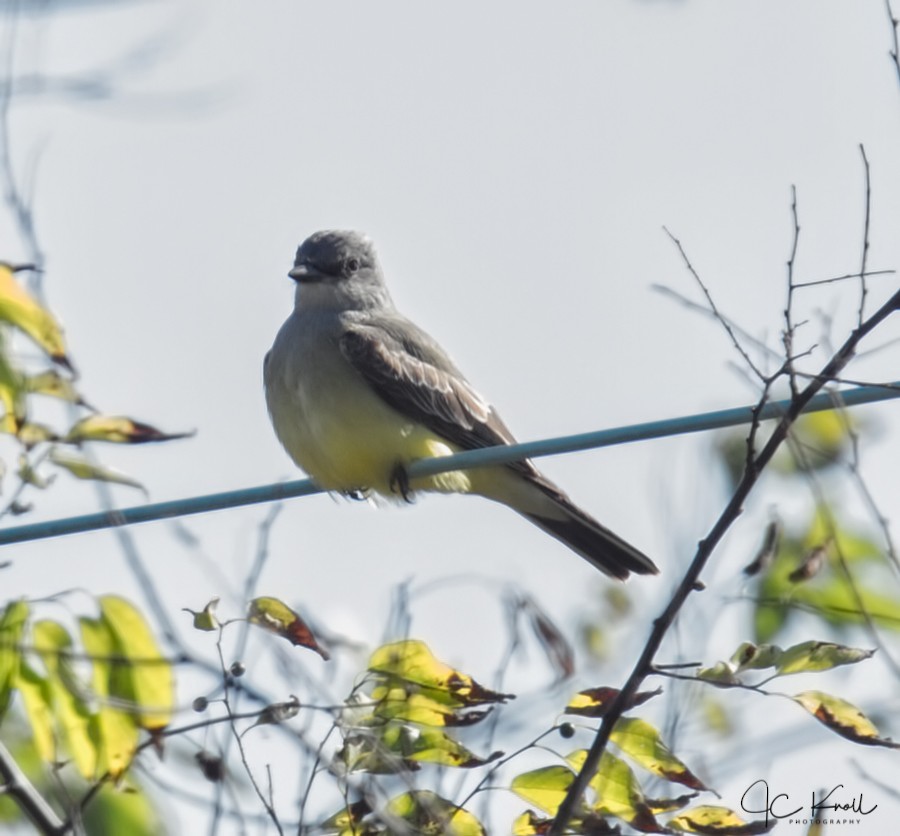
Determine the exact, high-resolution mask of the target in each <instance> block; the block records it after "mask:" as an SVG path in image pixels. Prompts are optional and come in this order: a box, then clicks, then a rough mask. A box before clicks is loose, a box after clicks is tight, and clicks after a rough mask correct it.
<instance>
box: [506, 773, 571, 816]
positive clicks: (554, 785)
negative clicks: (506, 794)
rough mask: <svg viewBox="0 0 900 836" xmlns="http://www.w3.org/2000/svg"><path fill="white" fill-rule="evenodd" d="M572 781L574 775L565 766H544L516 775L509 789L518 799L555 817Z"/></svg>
mask: <svg viewBox="0 0 900 836" xmlns="http://www.w3.org/2000/svg"><path fill="white" fill-rule="evenodd" d="M574 780H575V773H574V772H572V770H571V769H569V768H568V767H566V766H562V765H555V766H545V767H542V768H541V769H534V770H532V771H531V772H523V773H522V774H521V775H516V777H515V778H513V780H512V783H511V784H510V789H511V790H512V791H513V792H514V793H515V794H516V795H517V796H519V798H524V799H525V801H527V802H528V803H529V804H534V805H535V806H536V807H540V808H541V810H543V811H544V812H545V813H549V814H550V815H551V816H555V815H556V811H557V810H558V809H559V805H560V804H562V802H563V799H564V798H565V797H566V793H567V792H568V791H569V787H571V786H572V782H573V781H574Z"/></svg>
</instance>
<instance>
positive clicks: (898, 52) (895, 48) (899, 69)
mask: <svg viewBox="0 0 900 836" xmlns="http://www.w3.org/2000/svg"><path fill="white" fill-rule="evenodd" d="M884 7H885V9H886V10H887V14H888V20H890V22H891V28H892V30H893V31H892V35H893V45H892V47H891V51H890V52H889V53H888V54H889V55H890V56H891V61H893V62H894V71H895V72H896V73H897V81H898V82H900V43H898V39H897V27H898V26H900V20H897V18H896V17H895V16H894V10H893V9H892V8H891V0H884Z"/></svg>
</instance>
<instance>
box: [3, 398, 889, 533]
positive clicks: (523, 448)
mask: <svg viewBox="0 0 900 836" xmlns="http://www.w3.org/2000/svg"><path fill="white" fill-rule="evenodd" d="M898 397H900V381H897V382H895V383H885V384H881V385H877V386H858V387H855V388H853V389H846V390H844V391H839V392H823V393H821V394H819V395H816V397H814V398H813V399H812V400H811V401H810V402H809V404H808V406H807V408H806V409H805V410H804V412H822V411H824V410H828V409H834V408H836V407H842V406H859V405H861V404H867V403H876V402H878V401H885V400H890V399H892V398H898ZM789 405H790V401H788V400H784V401H772V402H770V403H767V404H766V405H765V406H764V407H763V408H762V410H761V411H760V415H759V418H760V419H765V418H778V417H780V416H781V415H782V414H783V413H784V411H785V410H786V409H787V408H788V406H789ZM753 410H754V406H740V407H735V408H733V409H723V410H719V411H717V412H703V413H699V414H696V415H685V416H682V417H680V418H667V419H665V420H662V421H649V422H647V423H643V424H632V425H630V426H626V427H614V428H611V429H607V430H597V431H594V432H589V433H581V434H579V435H567V436H560V437H557V438H545V439H541V440H539V441H528V442H525V443H523V444H511V445H508V446H501V447H487V448H484V449H481V450H467V451H466V452H463V453H456V454H455V455H453V456H442V457H440V458H433V459H421V460H420V461H417V462H414V463H413V464H411V465H410V467H409V476H410V478H413V479H414V478H418V477H421V476H433V475H434V474H436V473H444V472H446V471H448V470H463V469H469V468H474V467H485V466H487V465H493V464H507V463H509V462H513V461H519V460H521V459H526V458H528V459H533V458H538V457H540V456H552V455H558V454H560V453H574V452H577V451H581V450H591V449H595V448H598V447H611V446H613V445H616V444H627V443H629V442H632V441H644V440H647V439H651V438H666V437H668V436H673V435H685V434H687V433H696V432H704V431H706V430H713V429H721V428H722V427H733V426H736V425H740V424H749V423H750V422H751V421H752V420H753V414H754V413H753ZM321 492H322V490H321V488H319V487H317V486H316V485H315V484H314V483H313V482H312V481H311V480H310V479H300V480H297V481H293V482H279V483H275V484H272V485H260V486H258V487H255V488H241V489H239V490H236V491H225V492H223V493H214V494H206V495H204V496H193V497H187V498H185V499H176V500H172V501H170V502H155V503H150V504H147V505H136V506H132V507H130V508H122V509H120V510H118V511H104V512H99V513H93V514H83V515H81V516H77V517H65V518H62V519H57V520H46V521H44V522H39V523H31V524H30V525H20V526H13V527H10V528H4V529H0V546H2V545H8V544H11V543H23V542H26V541H29V540H43V539H46V538H49V537H60V536H63V535H65V534H76V533H79V532H84V531H96V530H98V529H103V528H114V527H116V526H121V525H134V524H135V523H142V522H151V521H153V520H162V519H169V518H172V517H184V516H189V515H191V514H203V513H206V512H207V511H220V510H223V509H225V508H238V507H240V506H242V505H255V504H258V503H260V502H276V501H279V500H284V499H292V498H293V497H298V496H310V495H311V494H315V493H321Z"/></svg>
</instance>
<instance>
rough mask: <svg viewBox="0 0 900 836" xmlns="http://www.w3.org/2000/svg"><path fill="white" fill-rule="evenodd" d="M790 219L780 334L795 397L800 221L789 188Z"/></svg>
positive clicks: (795, 190) (792, 189)
mask: <svg viewBox="0 0 900 836" xmlns="http://www.w3.org/2000/svg"><path fill="white" fill-rule="evenodd" d="M791 218H792V219H793V223H794V235H793V243H792V244H791V255H790V258H788V262H787V280H788V287H787V302H786V303H785V306H784V333H783V334H782V338H781V341H782V344H783V345H784V356H785V358H786V371H787V374H788V382H789V383H790V387H791V397H792V398H796V397H797V378H796V377H795V374H794V364H793V363H792V362H791V358H792V357H793V355H794V335H795V334H796V332H797V325H796V324H795V323H794V322H793V305H794V290H796V287H797V286H796V285H795V284H794V265H795V264H796V261H797V247H798V245H799V243H800V221H799V218H798V216H797V187H796V186H791Z"/></svg>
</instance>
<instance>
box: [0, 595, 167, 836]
mask: <svg viewBox="0 0 900 836" xmlns="http://www.w3.org/2000/svg"><path fill="white" fill-rule="evenodd" d="M95 603H96V612H95V613H92V614H90V615H84V616H81V617H80V618H78V619H77V626H78V628H79V629H78V631H75V630H72V629H70V627H68V626H66V625H64V624H62V623H60V622H58V621H54V620H51V619H47V618H42V617H39V612H40V610H41V609H42V608H41V607H35V606H33V605H30V604H28V603H26V602H25V601H22V600H18V601H12V602H10V603H8V604H7V606H6V608H5V609H4V611H3V614H2V616H0V729H2V731H3V738H4V740H5V741H11V739H12V740H14V739H15V737H16V736H17V735H18V734H20V733H21V726H22V724H23V722H24V723H26V724H27V725H28V727H29V729H30V740H29V741H28V745H27V746H24V745H21V744H19V745H11V748H12V749H13V751H14V756H15V757H16V761H17V763H18V765H19V767H20V768H21V769H23V770H24V771H25V772H26V774H28V775H30V776H33V777H34V780H35V783H36V784H37V786H38V787H39V788H42V789H43V788H44V787H45V785H46V784H47V780H46V778H47V774H48V773H47V772H46V771H45V770H47V769H49V770H50V771H51V772H52V773H55V774H56V781H57V782H58V781H62V782H63V783H64V784H65V785H66V786H67V787H68V790H67V792H68V794H69V796H70V797H76V796H84V795H85V794H86V793H88V791H89V788H90V787H91V786H92V785H93V784H95V783H96V782H99V783H100V784H103V785H108V784H111V783H112V784H115V785H116V786H117V787H119V788H120V789H128V791H129V794H128V798H120V797H118V795H117V793H116V792H113V791H112V790H111V788H106V787H105V788H103V789H102V790H101V791H100V792H99V793H97V794H96V796H95V797H94V799H93V800H92V803H91V804H90V805H89V806H88V812H87V814H86V815H87V817H88V818H87V819H86V820H89V821H92V822H94V825H95V826H94V829H91V830H90V832H91V833H101V834H102V833H122V832H128V833H151V832H160V831H159V829H158V827H157V826H156V825H151V823H152V822H153V821H154V817H153V815H152V814H151V813H152V810H151V806H150V805H149V803H148V801H147V799H146V798H144V797H143V795H142V794H141V793H139V792H137V791H136V790H134V788H132V787H127V786H126V785H125V784H124V783H122V779H123V777H124V775H125V773H126V772H127V771H128V769H129V767H130V766H131V764H132V761H133V760H134V757H135V755H136V753H137V752H138V751H139V747H140V736H141V732H142V731H143V732H149V733H150V735H151V736H150V738H148V739H150V740H153V741H154V742H155V743H156V744H157V745H159V740H160V738H155V737H154V734H157V733H159V732H160V731H162V730H163V729H164V728H165V727H166V726H167V725H168V723H169V721H170V719H171V716H172V711H173V709H174V678H173V672H172V667H171V664H170V663H169V661H168V660H167V659H165V658H164V656H163V654H162V652H161V651H160V649H159V647H158V645H157V642H156V640H155V638H154V637H153V634H152V632H151V630H150V628H149V626H148V625H147V622H146V621H145V619H144V617H143V616H142V615H141V613H140V612H139V611H138V610H137V609H136V608H135V607H134V606H133V605H132V604H130V603H129V602H128V601H126V600H124V599H123V598H119V597H117V596H114V595H104V596H100V597H99V598H97V599H96V600H95ZM14 709H16V710H15V711H14ZM41 763H43V765H44V769H41V768H40V764H41ZM53 789H54V790H58V785H57V784H56V783H54V785H53ZM56 794H57V793H56V792H51V793H50V795H56ZM14 812H15V808H14V807H11V806H10V803H9V801H5V802H4V804H3V806H2V807H0V813H2V815H4V816H6V817H10V818H11V817H13V813H14ZM126 821H127V822H128V823H129V824H128V827H127V829H125V830H123V829H121V827H122V823H123V822H126ZM117 827H118V828H120V829H118V830H117V829H116V828H117Z"/></svg>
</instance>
